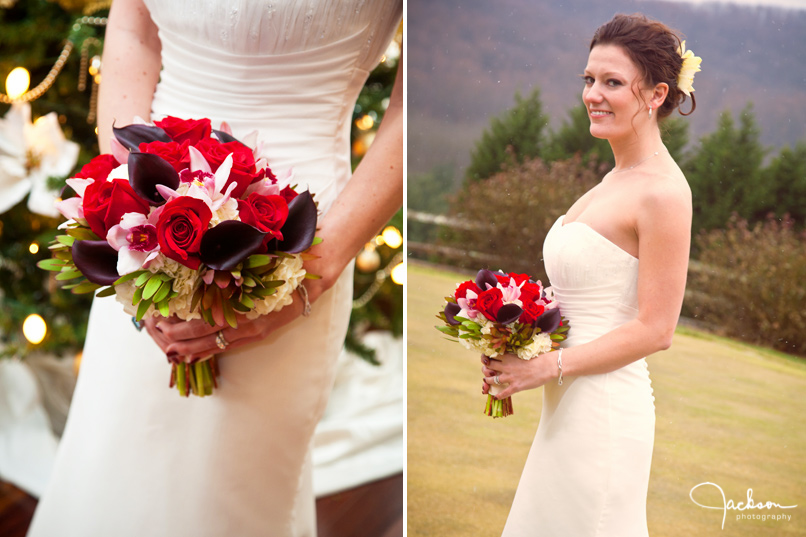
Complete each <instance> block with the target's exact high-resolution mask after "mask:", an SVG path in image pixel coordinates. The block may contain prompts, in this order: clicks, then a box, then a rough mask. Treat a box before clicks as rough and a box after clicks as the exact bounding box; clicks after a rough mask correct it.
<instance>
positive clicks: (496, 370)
mask: <svg viewBox="0 0 806 537" xmlns="http://www.w3.org/2000/svg"><path fill="white" fill-rule="evenodd" d="M556 354H557V353H556V352H549V353H546V354H541V355H540V356H537V357H535V358H532V359H531V360H522V359H520V358H518V357H517V356H516V355H514V354H503V355H500V356H496V357H495V358H488V357H487V356H484V355H482V357H481V361H482V363H484V365H485V367H482V369H481V371H482V374H483V375H484V384H483V385H482V393H487V392H489V389H490V385H491V384H494V383H495V376H496V375H498V381H499V382H500V383H501V384H508V385H509V386H507V387H506V388H504V389H503V390H502V391H501V393H499V394H498V395H496V399H506V398H507V397H509V396H510V395H512V394H514V393H518V392H521V391H523V390H531V389H533V388H539V387H540V386H542V385H544V384H546V383H547V382H549V381H550V380H552V379H555V378H557V377H558V376H559V369H558V368H557V356H556Z"/></svg>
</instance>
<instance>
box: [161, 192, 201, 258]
mask: <svg viewBox="0 0 806 537" xmlns="http://www.w3.org/2000/svg"><path fill="white" fill-rule="evenodd" d="M212 217H213V213H212V212H211V211H210V208H209V207H208V206H207V204H206V203H204V202H203V201H202V200H200V199H196V198H188V197H181V198H174V199H172V200H171V201H169V202H168V203H166V204H165V206H164V208H163V210H162V213H160V217H159V219H158V220H157V242H159V245H160V251H161V252H162V253H163V254H165V255H166V256H168V257H170V258H171V259H173V260H174V261H177V262H179V263H181V264H183V265H185V266H186V267H188V268H191V269H193V270H196V269H198V268H199V263H200V261H199V246H200V245H201V240H202V235H204V232H205V231H207V226H208V225H210V219H211V218H212Z"/></svg>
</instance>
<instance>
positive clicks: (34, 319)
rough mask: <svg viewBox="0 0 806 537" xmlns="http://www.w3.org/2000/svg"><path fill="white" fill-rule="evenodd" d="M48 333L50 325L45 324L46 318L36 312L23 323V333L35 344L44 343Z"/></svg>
mask: <svg viewBox="0 0 806 537" xmlns="http://www.w3.org/2000/svg"><path fill="white" fill-rule="evenodd" d="M47 333H48V325H47V324H45V319H43V318H42V317H41V316H39V315H37V314H36V313H32V314H30V315H29V316H28V317H26V318H25V321H23V323H22V334H23V335H24V336H25V339H27V340H28V341H29V342H31V343H32V344H34V345H39V344H40V343H42V341H43V340H44V339H45V335H46V334H47Z"/></svg>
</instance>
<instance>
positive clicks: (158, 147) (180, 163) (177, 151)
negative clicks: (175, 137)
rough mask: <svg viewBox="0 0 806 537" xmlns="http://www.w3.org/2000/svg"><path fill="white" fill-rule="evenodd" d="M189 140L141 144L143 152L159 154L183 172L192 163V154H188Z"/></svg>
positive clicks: (175, 168) (178, 170)
mask: <svg viewBox="0 0 806 537" xmlns="http://www.w3.org/2000/svg"><path fill="white" fill-rule="evenodd" d="M188 145H190V144H189V143H188V142H187V141H185V142H182V143H181V144H179V143H176V142H160V141H155V142H149V143H147V144H146V143H143V144H140V152H141V153H151V154H152V155H157V156H158V157H160V158H162V160H164V161H166V162H167V163H168V164H170V165H171V166H173V167H174V170H176V171H177V172H181V171H182V170H184V169H185V168H187V167H188V166H189V164H190V155H189V154H188Z"/></svg>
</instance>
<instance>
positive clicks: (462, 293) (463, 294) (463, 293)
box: [453, 280, 481, 299]
mask: <svg viewBox="0 0 806 537" xmlns="http://www.w3.org/2000/svg"><path fill="white" fill-rule="evenodd" d="M468 290H470V291H473V292H474V293H476V296H478V295H480V294H481V289H479V286H478V285H476V282H474V281H473V280H468V281H466V282H462V284H461V285H459V287H457V288H456V292H455V293H453V296H454V297H455V298H457V299H458V298H467V292H468Z"/></svg>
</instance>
